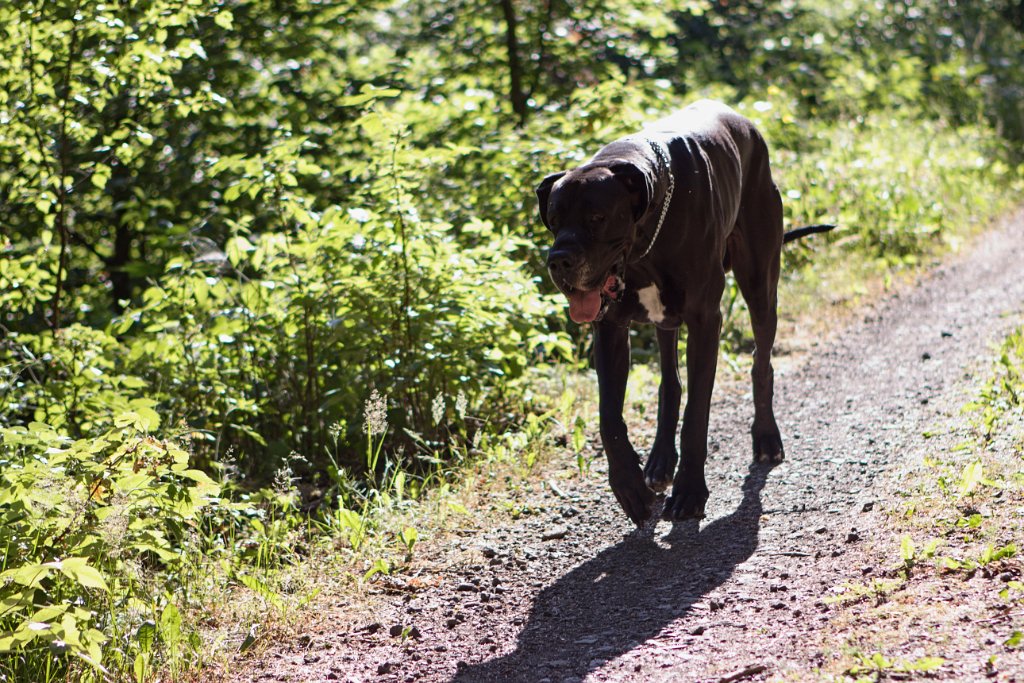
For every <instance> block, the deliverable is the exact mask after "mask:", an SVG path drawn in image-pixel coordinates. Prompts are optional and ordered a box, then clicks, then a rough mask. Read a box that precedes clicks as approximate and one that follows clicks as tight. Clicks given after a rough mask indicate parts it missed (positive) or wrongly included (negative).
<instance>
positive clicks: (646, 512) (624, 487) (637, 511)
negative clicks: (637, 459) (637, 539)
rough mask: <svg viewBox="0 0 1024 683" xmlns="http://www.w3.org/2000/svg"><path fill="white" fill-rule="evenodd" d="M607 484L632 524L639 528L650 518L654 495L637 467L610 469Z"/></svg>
mask: <svg viewBox="0 0 1024 683" xmlns="http://www.w3.org/2000/svg"><path fill="white" fill-rule="evenodd" d="M608 483H609V484H611V487H612V493H614V494H615V500H617V501H619V505H620V506H621V507H622V510H623V511H624V512H625V513H626V516H627V517H629V519H630V520H632V522H633V523H634V524H636V525H637V526H641V525H642V524H643V523H644V521H646V520H647V519H649V518H650V517H651V510H652V508H653V507H654V499H655V495H654V491H652V490H651V489H650V488H649V487H648V486H647V483H646V482H645V481H644V474H643V472H642V471H641V470H640V466H639V465H632V466H629V467H621V468H615V469H610V470H609V472H608Z"/></svg>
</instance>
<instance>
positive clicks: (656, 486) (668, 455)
mask: <svg viewBox="0 0 1024 683" xmlns="http://www.w3.org/2000/svg"><path fill="white" fill-rule="evenodd" d="M657 334H658V354H659V356H660V358H661V385H660V387H659V388H658V433H657V435H656V436H655V437H654V445H653V446H652V447H651V452H650V455H648V456H647V465H646V466H644V479H645V480H646V481H647V485H648V486H650V487H651V489H652V490H654V491H664V490H665V489H666V488H668V485H669V484H671V483H672V476H673V475H674V474H675V471H676V464H677V463H678V462H679V453H678V452H677V451H676V426H677V425H678V424H679V400H680V399H681V398H682V394H683V386H682V384H680V382H679V330H678V329H675V328H674V329H668V330H663V329H661V328H660V327H659V328H658V332H657Z"/></svg>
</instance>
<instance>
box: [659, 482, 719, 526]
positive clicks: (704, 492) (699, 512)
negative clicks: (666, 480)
mask: <svg viewBox="0 0 1024 683" xmlns="http://www.w3.org/2000/svg"><path fill="white" fill-rule="evenodd" d="M707 502H708V487H707V486H705V485H704V482H699V483H697V484H696V485H694V484H686V485H682V486H681V485H679V484H678V483H676V485H675V486H673V487H672V495H671V496H669V497H668V500H666V501H665V509H664V511H663V512H662V517H664V518H665V519H669V520H681V519H704V506H705V504H707Z"/></svg>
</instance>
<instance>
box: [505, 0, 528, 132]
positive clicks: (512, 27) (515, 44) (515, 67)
mask: <svg viewBox="0 0 1024 683" xmlns="http://www.w3.org/2000/svg"><path fill="white" fill-rule="evenodd" d="M501 9H502V11H503V12H504V13H505V28H506V31H505V48H506V50H507V51H508V71H509V99H510V100H511V101H512V111H513V112H515V114H516V116H518V117H519V125H523V124H524V123H526V113H527V110H526V93H524V92H523V66H522V64H521V63H520V61H519V41H518V39H517V38H516V23H517V22H516V11H515V8H513V7H512V0H501Z"/></svg>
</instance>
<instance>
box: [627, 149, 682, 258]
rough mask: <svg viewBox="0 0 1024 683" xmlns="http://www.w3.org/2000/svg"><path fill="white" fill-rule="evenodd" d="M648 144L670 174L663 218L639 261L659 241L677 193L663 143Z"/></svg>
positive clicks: (670, 164)
mask: <svg viewBox="0 0 1024 683" xmlns="http://www.w3.org/2000/svg"><path fill="white" fill-rule="evenodd" d="M648 142H649V143H650V144H651V147H653V148H654V153H655V155H657V157H658V159H659V160H660V161H661V163H663V164H664V165H665V172H666V173H668V192H666V193H665V203H664V204H662V205H661V216H659V217H658V227H657V228H655V230H654V237H652V238H651V242H650V244H648V245H647V249H646V250H645V251H644V253H642V254H640V257H639V258H638V259H636V260H637V261H639V260H640V259H642V258H643V257H645V256H647V254H649V253H651V248H652V247H653V246H654V243H655V242H656V241H657V240H658V235H659V234H660V233H661V226H662V225H664V224H665V216H666V215H668V206H669V204H671V203H672V193H673V192H675V189H676V179H675V177H674V176H673V175H672V162H670V161H669V159H668V154H667V153H666V152H665V149H664V148H663V147H662V145H661V143H659V142H657V141H655V140H648Z"/></svg>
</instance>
